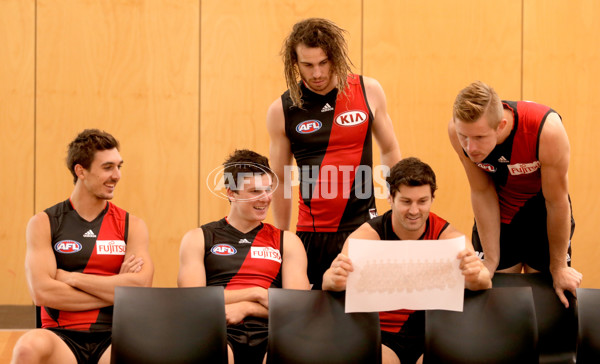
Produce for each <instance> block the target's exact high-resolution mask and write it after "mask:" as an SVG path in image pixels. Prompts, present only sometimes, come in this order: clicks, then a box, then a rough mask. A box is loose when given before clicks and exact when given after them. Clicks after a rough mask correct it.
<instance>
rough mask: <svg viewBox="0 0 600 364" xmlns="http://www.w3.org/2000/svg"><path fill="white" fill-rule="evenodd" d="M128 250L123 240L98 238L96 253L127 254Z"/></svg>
mask: <svg viewBox="0 0 600 364" xmlns="http://www.w3.org/2000/svg"><path fill="white" fill-rule="evenodd" d="M126 250H127V248H126V244H125V242H124V241H123V240H96V254H98V255H125V251H126Z"/></svg>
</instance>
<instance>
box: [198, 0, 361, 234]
mask: <svg viewBox="0 0 600 364" xmlns="http://www.w3.org/2000/svg"><path fill="white" fill-rule="evenodd" d="M201 13H202V15H201V17H202V22H201V24H202V29H201V37H202V42H201V47H202V52H201V55H202V56H201V67H200V74H201V116H200V120H201V127H200V130H201V136H200V149H201V152H200V155H201V167H200V179H201V182H200V222H201V223H205V222H209V221H212V220H216V219H220V218H222V217H223V216H225V215H226V214H227V212H228V210H229V205H228V204H227V203H226V202H225V201H224V200H222V199H220V198H217V197H215V196H214V195H213V194H211V192H210V191H209V188H208V187H207V186H206V184H204V181H205V180H206V178H207V176H208V174H209V173H210V171H211V170H213V169H214V168H217V167H218V166H219V165H220V164H221V163H222V162H223V160H224V159H225V157H226V156H227V155H229V154H230V153H231V152H232V151H233V150H234V149H236V148H238V149H239V148H250V149H254V150H255V151H257V152H259V153H261V154H264V155H268V153H269V136H268V133H267V130H266V125H265V118H266V113H267V108H268V107H269V105H270V104H271V103H272V102H273V100H275V99H276V98H277V97H279V96H280V95H281V94H282V93H283V92H284V91H285V90H286V86H285V79H284V75H283V63H282V60H281V57H280V56H279V51H280V49H281V45H282V44H283V40H284V38H285V37H286V36H287V35H288V34H289V32H290V31H291V29H292V26H293V24H294V23H296V22H297V21H299V20H301V19H304V18H308V17H327V18H329V19H331V20H333V21H334V22H336V23H337V24H338V25H340V26H341V27H343V28H344V29H346V30H347V31H348V38H347V40H348V43H349V48H350V56H351V58H352V60H353V62H354V65H355V66H356V67H358V69H360V47H361V1H360V0H342V1H325V2H324V1H315V0H311V1H301V2H298V1H292V0H286V1H269V0H248V1H243V2H240V1H235V0H204V1H202V11H201ZM296 197H297V193H294V198H296ZM293 206H294V208H293V211H294V215H293V216H292V226H294V228H293V229H294V230H295V221H296V216H297V206H296V203H295V202H294V203H293ZM267 221H270V222H272V219H271V218H268V219H267Z"/></svg>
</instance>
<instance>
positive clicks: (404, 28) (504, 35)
mask: <svg viewBox="0 0 600 364" xmlns="http://www.w3.org/2000/svg"><path fill="white" fill-rule="evenodd" d="M520 14H521V1H520V0H509V1H504V0H497V1H479V0H460V1H437V0H425V1H410V0H402V1H394V2H390V1H385V0H376V1H368V2H365V6H364V18H365V20H364V22H365V24H364V46H363V53H364V55H363V67H364V74H365V75H367V76H371V77H374V78H376V79H378V80H379V82H380V83H381V85H382V86H383V88H384V90H385V92H386V96H387V100H388V110H389V113H390V116H391V118H392V120H393V121H394V128H395V130H394V131H395V133H396V135H397V137H398V141H399V143H400V149H401V151H402V155H403V157H408V156H416V157H419V158H420V159H422V160H423V161H425V162H427V163H429V164H430V165H431V166H432V168H433V169H434V171H435V172H436V174H437V177H438V185H439V191H438V193H437V195H436V203H435V205H434V207H433V210H434V211H436V212H438V213H439V214H440V215H441V216H444V217H446V218H447V219H448V220H450V221H451V222H452V223H453V224H454V225H456V226H457V227H458V228H459V229H460V230H462V231H463V232H465V233H468V235H470V230H471V227H472V224H473V213H472V210H471V204H470V196H469V187H468V182H467V179H466V176H465V173H464V170H463V168H462V165H461V164H460V162H459V160H458V158H457V156H456V154H455V152H454V151H453V150H452V147H451V146H450V142H449V140H448V133H447V128H446V125H447V123H448V121H449V120H450V118H451V117H452V104H453V102H454V98H455V97H456V94H457V93H458V92H459V90H460V89H462V88H464V87H465V86H467V85H468V84H469V83H471V82H472V81H475V80H482V81H485V82H487V83H489V84H491V85H492V86H493V87H495V88H496V90H497V91H498V92H499V93H500V95H501V96H502V97H505V98H519V97H520V77H521V75H520V64H521V56H520V54H521V16H520ZM378 202H380V203H379V204H378V207H379V211H380V213H381V212H383V211H387V210H388V209H389V204H387V203H386V202H385V201H378Z"/></svg>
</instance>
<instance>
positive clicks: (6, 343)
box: [0, 330, 27, 363]
mask: <svg viewBox="0 0 600 364" xmlns="http://www.w3.org/2000/svg"><path fill="white" fill-rule="evenodd" d="M26 332H27V331H26V330H0V363H10V359H11V358H12V351H13V348H14V347H15V344H16V343H17V340H19V338H20V337H21V336H23V334H25V333H26Z"/></svg>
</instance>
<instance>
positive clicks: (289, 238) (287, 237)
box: [283, 230, 304, 248]
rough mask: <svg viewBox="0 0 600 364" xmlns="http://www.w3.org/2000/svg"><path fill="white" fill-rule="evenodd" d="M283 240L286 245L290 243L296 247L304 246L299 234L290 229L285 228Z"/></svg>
mask: <svg viewBox="0 0 600 364" xmlns="http://www.w3.org/2000/svg"><path fill="white" fill-rule="evenodd" d="M283 242H284V244H285V245H286V247H287V246H289V245H292V246H294V247H302V248H304V245H303V244H302V240H300V238H299V237H298V235H296V234H294V233H293V232H291V231H288V230H283Z"/></svg>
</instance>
